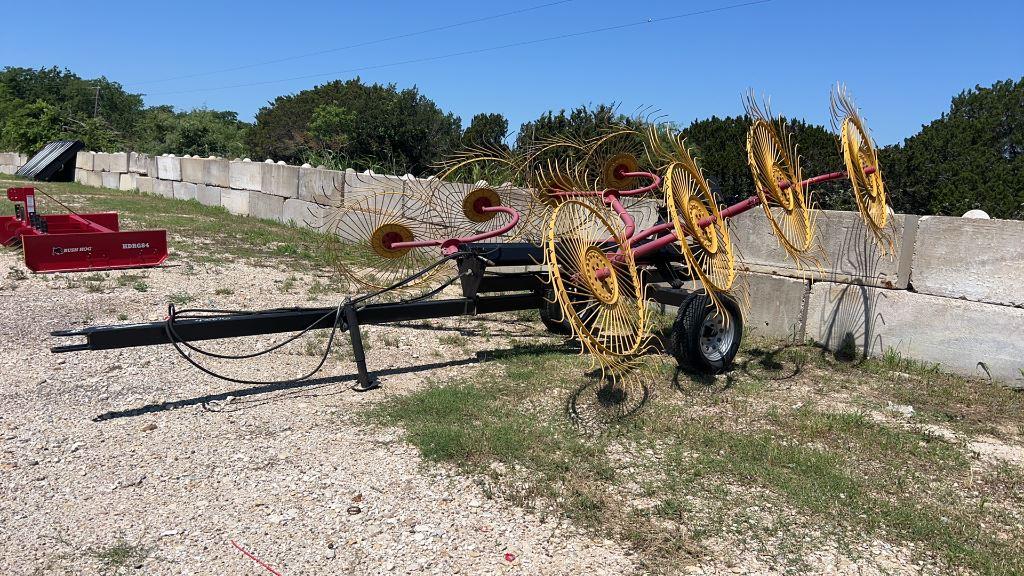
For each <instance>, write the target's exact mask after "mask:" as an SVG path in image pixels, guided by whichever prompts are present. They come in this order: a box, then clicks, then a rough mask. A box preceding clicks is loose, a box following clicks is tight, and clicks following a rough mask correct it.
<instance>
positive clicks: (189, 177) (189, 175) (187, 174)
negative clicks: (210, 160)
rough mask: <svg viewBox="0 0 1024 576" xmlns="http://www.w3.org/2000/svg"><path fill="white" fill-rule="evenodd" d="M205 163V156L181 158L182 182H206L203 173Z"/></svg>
mask: <svg viewBox="0 0 1024 576" xmlns="http://www.w3.org/2000/svg"><path fill="white" fill-rule="evenodd" d="M205 165H206V159H205V158H182V159H181V179H182V181H184V182H191V183H193V184H203V183H205V182H206V175H205V174H204V171H205Z"/></svg>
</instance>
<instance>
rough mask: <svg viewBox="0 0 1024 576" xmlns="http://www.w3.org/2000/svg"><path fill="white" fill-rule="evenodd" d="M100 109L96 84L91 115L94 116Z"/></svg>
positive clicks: (98, 89) (98, 91)
mask: <svg viewBox="0 0 1024 576" xmlns="http://www.w3.org/2000/svg"><path fill="white" fill-rule="evenodd" d="M99 111H100V87H99V86H96V96H95V97H94V98H93V100H92V117H93V118H95V117H96V114H97V113H99Z"/></svg>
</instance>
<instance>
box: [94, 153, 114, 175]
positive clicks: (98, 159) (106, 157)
mask: <svg viewBox="0 0 1024 576" xmlns="http://www.w3.org/2000/svg"><path fill="white" fill-rule="evenodd" d="M92 165H93V168H92V169H93V170H95V171H97V172H109V171H110V154H107V153H106V152H97V153H96V154H95V155H94V156H93V161H92Z"/></svg>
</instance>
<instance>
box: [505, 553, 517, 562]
mask: <svg viewBox="0 0 1024 576" xmlns="http://www.w3.org/2000/svg"><path fill="white" fill-rule="evenodd" d="M515 561H516V555H515V554H513V553H511V552H505V562H515Z"/></svg>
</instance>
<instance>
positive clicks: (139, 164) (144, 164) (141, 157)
mask: <svg viewBox="0 0 1024 576" xmlns="http://www.w3.org/2000/svg"><path fill="white" fill-rule="evenodd" d="M149 166H150V156H149V154H143V153H141V152H129V153H128V171H129V172H134V173H136V174H146V175H148V174H149V173H150V172H149Z"/></svg>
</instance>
